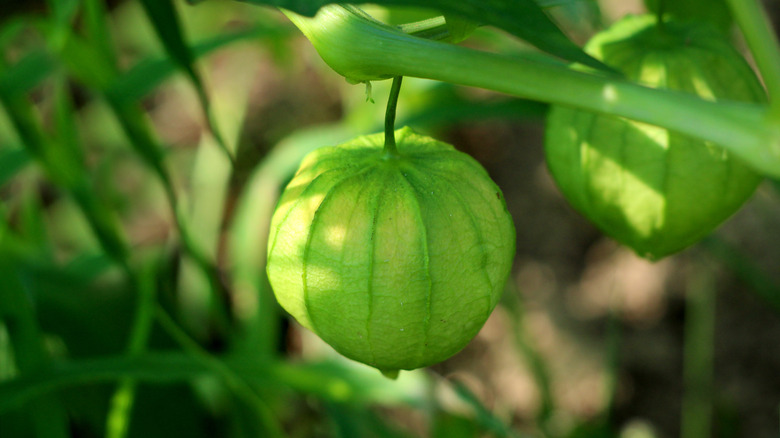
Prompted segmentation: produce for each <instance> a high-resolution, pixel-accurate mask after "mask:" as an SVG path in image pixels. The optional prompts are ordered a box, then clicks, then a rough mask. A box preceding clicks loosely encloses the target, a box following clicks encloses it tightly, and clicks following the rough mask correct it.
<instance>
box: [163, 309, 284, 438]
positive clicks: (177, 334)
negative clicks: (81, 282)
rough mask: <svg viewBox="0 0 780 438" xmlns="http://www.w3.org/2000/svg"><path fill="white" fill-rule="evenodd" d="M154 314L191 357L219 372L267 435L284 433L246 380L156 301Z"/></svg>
mask: <svg viewBox="0 0 780 438" xmlns="http://www.w3.org/2000/svg"><path fill="white" fill-rule="evenodd" d="M155 315H156V317H157V322H159V323H160V326H161V327H162V328H163V329H164V330H165V332H166V333H168V335H169V336H171V338H173V340H174V341H175V342H176V343H177V344H179V346H180V347H181V348H182V349H183V350H184V351H185V352H186V353H187V354H188V355H189V356H191V357H192V358H193V359H195V360H197V361H198V362H200V363H201V364H202V365H203V366H204V367H205V368H207V369H209V370H211V371H212V372H213V373H214V374H215V375H217V376H219V377H220V378H221V379H222V381H223V382H224V383H225V385H226V386H227V387H228V388H229V389H230V390H231V391H233V393H234V394H235V395H236V396H237V397H238V398H239V399H241V400H242V401H243V402H244V403H246V405H247V406H248V407H251V408H252V410H253V411H254V412H255V413H256V415H257V417H258V419H259V420H260V421H261V422H262V423H263V426H264V427H265V430H266V435H265V436H269V437H283V436H284V434H283V433H282V429H281V427H280V426H279V424H278V423H277V422H276V420H275V418H274V416H273V413H272V412H271V410H270V409H269V408H268V406H267V404H266V403H265V401H264V400H263V399H262V398H261V397H260V395H259V394H258V393H257V392H256V391H255V390H254V389H253V388H252V386H250V385H249V383H247V382H246V381H245V380H243V379H242V378H241V376H239V375H238V374H236V373H235V372H234V371H233V370H232V369H231V368H230V367H229V366H228V365H226V364H225V363H223V362H222V361H220V360H219V359H217V358H216V357H214V356H212V355H211V354H209V352H207V351H206V350H204V349H203V348H202V347H201V346H200V345H198V343H197V342H195V341H194V340H193V339H192V338H190V336H189V335H188V334H187V333H186V332H185V331H184V330H183V329H182V328H181V327H179V325H178V324H177V323H176V321H174V320H173V318H171V317H170V315H168V313H167V312H165V310H164V309H163V308H162V307H160V306H159V305H158V306H157V308H156V312H155Z"/></svg>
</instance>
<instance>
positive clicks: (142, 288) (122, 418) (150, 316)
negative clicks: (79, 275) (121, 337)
mask: <svg viewBox="0 0 780 438" xmlns="http://www.w3.org/2000/svg"><path fill="white" fill-rule="evenodd" d="M138 277H139V279H138V280H137V283H138V285H137V286H136V287H134V289H136V290H137V291H138V297H137V300H138V302H137V305H136V310H135V317H134V320H133V325H132V329H131V333H130V340H129V342H128V345H127V355H128V356H138V355H140V354H141V353H143V352H144V351H145V350H146V346H147V343H148V341H149V335H150V333H151V330H152V325H153V323H154V309H155V300H156V297H155V296H156V288H157V285H156V284H155V280H156V273H155V264H154V263H153V262H150V263H148V264H147V265H146V266H145V267H144V269H143V271H142V272H141V274H140V275H139V276H138ZM136 386H137V383H136V381H135V380H134V379H132V378H129V377H128V378H125V379H122V380H121V382H120V383H119V386H118V387H117V389H116V391H114V394H113V396H112V397H111V404H110V409H109V412H108V415H107V417H106V436H107V437H108V438H124V437H126V436H127V431H128V429H129V426H130V416H131V413H132V409H133V404H134V403H135V394H136Z"/></svg>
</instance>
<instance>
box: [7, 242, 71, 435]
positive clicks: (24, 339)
mask: <svg viewBox="0 0 780 438" xmlns="http://www.w3.org/2000/svg"><path fill="white" fill-rule="evenodd" d="M2 243H3V242H2V239H1V238H0V244H2ZM0 248H2V246H1V245H0ZM0 278H2V279H3V283H2V287H1V288H0V290H1V291H2V299H3V301H4V303H3V306H2V308H4V309H10V310H9V311H7V312H4V313H0V319H2V320H3V321H4V323H5V325H6V327H7V329H8V334H9V336H10V339H11V344H12V345H13V350H14V358H15V362H16V367H17V369H18V370H19V373H20V374H21V375H22V376H24V375H29V374H35V373H37V372H40V371H42V370H44V369H46V368H47V367H48V366H49V365H50V358H49V354H48V353H47V351H46V348H45V344H44V337H43V333H42V332H41V330H40V327H39V326H38V321H37V318H36V315H35V310H34V309H33V307H32V303H31V302H30V298H29V297H28V296H27V294H26V293H25V290H24V286H23V285H22V283H21V281H20V279H19V277H18V271H17V269H16V266H15V264H14V263H13V261H12V260H10V259H9V257H8V256H7V255H6V254H3V253H0ZM27 407H28V409H27V412H29V414H30V421H31V423H32V430H33V431H34V436H36V437H40V438H66V437H67V436H68V432H67V431H68V417H67V414H66V412H65V409H64V408H63V406H62V404H61V402H60V401H59V400H58V398H57V396H56V394H49V395H46V396H41V397H38V398H36V399H34V400H31V401H30V402H28V404H27Z"/></svg>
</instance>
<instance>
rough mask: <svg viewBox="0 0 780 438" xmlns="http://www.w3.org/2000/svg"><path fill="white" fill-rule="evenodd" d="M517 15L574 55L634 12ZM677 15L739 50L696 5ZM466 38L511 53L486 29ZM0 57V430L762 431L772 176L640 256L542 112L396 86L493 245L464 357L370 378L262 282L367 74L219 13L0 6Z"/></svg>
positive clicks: (770, 399) (89, 2) (382, 97)
mask: <svg viewBox="0 0 780 438" xmlns="http://www.w3.org/2000/svg"><path fill="white" fill-rule="evenodd" d="M649 3H652V2H649ZM692 3H697V4H702V3H704V2H692ZM765 3H766V8H767V11H769V13H770V16H771V17H773V19H774V20H777V19H778V17H780V2H778V1H767V2H765ZM542 4H546V5H554V6H550V7H548V8H547V11H548V12H549V13H550V14H551V15H552V16H553V17H554V18H555V20H556V22H557V23H558V24H559V25H560V27H561V28H562V29H564V31H565V32H566V34H567V35H568V36H569V37H570V38H571V39H572V40H574V41H575V42H577V43H578V44H584V42H585V41H587V39H588V38H589V37H590V36H591V35H593V34H594V33H595V32H597V31H599V30H601V29H603V28H605V27H607V26H609V24H610V23H612V22H614V21H615V20H617V19H619V18H620V17H621V16H623V15H625V14H628V13H643V12H645V11H646V5H645V4H644V3H643V2H642V1H633V0H632V1H628V0H623V1H618V0H602V1H598V2H597V1H593V0H569V1H566V0H562V1H558V2H552V1H547V2H542ZM166 5H172V6H173V8H167V7H166ZM649 6H650V7H652V6H653V5H652V4H650V5H649ZM367 9H368V10H369V12H371V13H372V14H374V15H375V16H376V17H378V18H380V19H383V20H384V21H387V22H409V21H413V20H416V19H420V18H423V17H426V16H429V15H430V12H428V11H413V10H406V9H404V10H399V11H392V12H388V11H387V10H383V9H379V8H372V7H369V8H367ZM691 14H692V15H696V16H698V17H704V18H705V19H708V20H711V21H712V22H713V23H715V24H716V25H717V26H719V27H720V28H721V29H722V30H723V31H724V32H726V33H727V35H729V37H731V38H733V39H734V41H735V44H736V45H737V46H738V47H740V48H741V49H742V50H743V51H744V50H745V49H744V43H743V42H742V40H741V37H740V35H739V33H738V32H737V31H736V29H734V28H733V26H732V23H731V20H730V17H729V16H728V12H727V9H725V6H724V4H723V3H722V2H721V1H711V2H706V4H705V6H704V7H702V8H699V9H697V10H696V11H695V12H692V13H691ZM775 22H776V21H775ZM463 44H465V45H468V46H472V47H476V48H479V49H481V50H488V51H495V52H502V53H507V54H510V55H511V54H518V55H519V54H524V53H528V52H529V51H533V49H532V48H531V47H530V46H528V45H526V44H524V43H523V42H522V41H518V40H517V39H515V38H512V37H510V36H508V35H506V34H504V33H503V32H500V31H497V30H495V29H492V28H480V29H478V30H477V31H476V32H475V34H474V35H473V36H472V37H471V38H470V39H468V40H467V41H465V42H464V43H463ZM0 49H1V50H2V52H0V53H2V57H1V58H0V104H1V105H0V217H2V221H0V436H1V437H28V436H30V437H44V436H45V437H49V436H54V437H61V436H62V437H64V436H74V437H98V436H110V437H116V438H121V437H157V436H160V437H163V436H165V437H172V436H188V437H201V436H202V437H250V436H251V437H266V436H291V437H373V436H376V437H423V436H434V437H483V436H500V437H504V436H506V437H531V436H533V437H623V438H645V437H647V438H650V437H675V436H683V437H686V438H694V437H710V436H711V437H755V438H762V437H776V436H778V430H780V418H778V413H779V412H780V374H778V370H780V349H778V348H777V346H778V340H780V317H779V316H780V314H779V313H778V312H780V231H778V226H777V224H778V223H780V185H778V184H777V183H776V182H771V181H767V182H765V183H763V184H762V185H761V186H760V187H759V189H758V191H757V192H756V194H755V196H754V197H753V198H752V199H751V201H749V202H748V203H747V204H746V205H745V207H744V208H743V209H741V210H740V211H739V212H738V213H737V214H736V215H735V216H734V217H732V218H731V219H730V220H729V221H728V222H727V223H726V224H724V225H723V226H722V227H720V228H719V229H718V230H717V231H716V232H714V233H713V234H712V235H711V236H709V237H708V238H707V239H705V240H704V241H703V242H702V243H700V244H698V245H696V246H694V247H692V248H691V249H688V250H686V251H684V252H682V253H680V254H678V255H675V256H672V257H669V258H666V259H664V260H661V261H659V262H655V263H651V262H648V261H645V260H643V259H640V258H638V257H636V256H635V255H634V254H633V253H632V252H631V251H630V250H628V249H626V248H623V247H620V246H618V245H617V244H616V243H615V242H614V241H612V240H610V239H609V238H606V237H604V236H603V235H602V234H601V233H600V232H599V231H598V230H597V229H596V228H594V227H593V226H592V225H591V224H589V223H588V222H587V221H586V220H585V219H584V218H583V217H582V216H580V215H579V214H578V213H577V212H575V211H574V210H573V209H572V208H571V207H570V206H569V205H568V204H567V203H566V201H565V200H564V199H563V197H562V196H561V194H560V193H559V192H558V190H557V188H556V187H555V185H554V183H553V181H552V179H551V177H550V175H549V173H548V171H547V169H546V165H545V162H544V154H543V148H542V141H543V128H544V117H545V114H546V111H547V106H546V105H544V104H541V103H536V102H529V101H524V100H519V99H515V98H511V97H508V96H504V95H500V94H496V93H493V92H487V91H484V90H478V89H469V88H464V87H457V86H453V85H449V84H443V83H437V82H432V81H425V80H418V79H412V78H408V79H406V80H405V81H404V87H403V89H402V92H401V97H400V101H399V109H398V111H399V115H398V121H397V126H402V125H410V126H412V127H413V128H415V129H416V130H418V131H420V132H422V133H426V134H429V135H432V136H434V137H436V138H438V139H441V140H443V141H446V142H448V143H451V144H453V145H455V146H456V147H457V148H458V149H460V150H462V151H464V152H467V153H469V154H470V155H472V156H474V157H475V158H476V159H477V160H479V161H480V162H481V163H482V164H483V165H484V166H485V168H486V169H487V170H488V172H489V173H490V175H491V176H492V178H493V179H494V180H495V181H496V183H497V184H498V185H499V186H500V187H501V189H502V190H503V192H504V196H505V198H506V200H507V205H508V208H509V210H510V212H511V214H512V216H513V217H514V220H515V224H516V229H517V255H516V259H515V262H514V267H513V271H512V275H511V278H510V280H509V282H508V284H507V287H506V291H505V294H504V297H503V299H502V301H501V303H500V304H499V307H498V308H497V309H496V311H495V312H494V313H493V315H492V316H491V318H490V319H489V320H488V322H487V324H486V325H485V327H484V328H483V330H482V331H481V332H480V334H479V335H478V336H477V337H476V338H475V339H474V340H473V341H472V342H471V344H469V346H468V347H466V349H464V350H463V351H462V352H460V353H459V354H457V355H455V356H454V357H452V358H451V359H449V360H447V361H445V362H443V363H441V364H438V365H436V366H433V367H431V368H430V369H426V370H417V371H413V372H402V373H401V376H400V377H399V379H398V380H388V379H386V378H384V377H383V376H382V375H381V374H380V373H379V372H377V371H376V370H374V369H370V368H368V367H365V366H363V365H360V364H356V363H354V362H351V361H349V360H347V359H344V358H342V357H341V356H340V355H338V354H337V353H335V352H333V351H332V350H331V349H330V347H328V346H327V345H325V344H323V343H322V342H321V341H319V340H318V338H316V336H314V335H312V334H311V333H310V332H308V331H306V330H305V329H302V328H301V327H300V326H298V325H297V324H296V323H295V322H294V321H292V320H291V319H289V317H287V316H286V315H285V314H284V313H283V311H282V310H281V309H279V308H278V306H277V305H276V303H275V301H274V299H273V296H272V293H271V291H270V289H269V287H268V285H267V280H266V279H265V276H264V257H265V243H266V238H267V236H266V234H267V227H268V223H269V220H270V214H271V213H272V212H273V208H274V205H275V202H276V197H277V196H278V194H279V192H280V190H281V189H282V188H283V187H284V184H285V183H286V182H287V181H288V180H289V178H290V177H291V176H292V173H293V172H294V170H295V169H296V167H297V164H298V162H299V161H300V159H301V158H302V157H303V156H304V155H305V154H306V153H307V152H309V151H311V150H313V149H315V148H317V147H320V146H325V145H333V144H337V143H339V142H342V141H345V140H348V139H350V138H353V137H354V136H357V135H361V134H367V133H372V132H377V131H379V130H381V127H382V122H383V116H384V108H385V101H386V98H387V94H388V89H389V82H388V81H383V82H375V83H373V84H372V86H371V88H370V89H368V90H367V88H366V86H365V85H351V84H348V83H347V82H346V81H345V80H344V79H343V78H342V77H340V76H338V75H337V74H335V73H334V72H333V71H331V70H330V69H329V68H328V67H327V66H326V65H325V64H324V63H323V62H322V61H321V59H320V58H319V56H318V55H317V53H316V52H315V51H314V49H313V48H312V46H311V44H310V43H309V42H308V41H307V40H306V39H305V38H303V37H302V35H301V34H300V33H299V32H298V31H297V29H295V28H294V26H292V25H291V24H290V23H289V22H288V21H287V20H286V19H285V18H284V16H283V15H282V14H281V13H280V12H278V11H277V10H275V9H272V8H266V7H259V6H253V5H250V4H246V3H240V2H234V1H221V0H207V1H202V2H198V3H197V4H195V5H192V4H187V3H186V2H184V1H178V0H177V1H173V2H172V3H168V2H167V1H160V2H157V1H154V0H149V1H141V0H109V1H107V2H103V1H102V0H52V1H49V2H43V1H14V0H0ZM225 151H229V152H230V154H232V155H233V156H234V157H235V159H234V161H233V162H231V160H230V159H229V158H228V155H227V154H226V153H225Z"/></svg>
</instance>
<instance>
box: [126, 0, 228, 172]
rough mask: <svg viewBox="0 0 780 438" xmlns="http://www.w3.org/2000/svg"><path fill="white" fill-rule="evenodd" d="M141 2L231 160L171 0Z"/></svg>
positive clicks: (218, 142) (144, 0)
mask: <svg viewBox="0 0 780 438" xmlns="http://www.w3.org/2000/svg"><path fill="white" fill-rule="evenodd" d="M141 4H142V5H143V7H144V10H145V11H146V15H147V16H148V17H149V19H150V21H151V22H152V25H153V26H154V30H155V32H157V36H158V37H159V38H160V41H162V43H163V46H164V47H165V51H166V52H167V53H168V55H169V56H170V57H171V58H172V59H173V61H174V62H175V63H176V65H177V66H178V67H179V68H180V69H181V70H182V71H183V72H184V73H185V74H186V75H187V77H189V79H190V81H191V82H192V84H193V86H194V87H195V90H196V91H197V93H198V99H199V100H200V104H201V107H202V108H203V112H204V113H205V116H206V120H207V123H208V125H209V129H210V130H211V133H212V135H213V136H214V139H215V140H216V141H217V144H219V146H220V148H221V149H222V150H223V152H224V153H225V154H226V155H227V156H228V158H230V160H231V162H232V161H233V156H232V154H231V152H230V149H229V148H228V146H227V143H225V140H224V139H223V138H222V135H221V134H220V131H219V129H218V127H217V125H216V122H215V120H214V117H213V114H212V112H211V106H210V104H209V99H208V96H207V95H206V89H205V87H204V86H203V80H202V79H201V78H200V75H198V73H197V71H196V70H195V65H194V64H195V56H194V54H193V53H192V51H191V50H190V47H189V46H188V45H187V43H186V42H185V38H184V35H183V32H182V28H181V25H180V23H179V16H178V14H177V13H176V8H175V6H174V4H173V1H172V0H141Z"/></svg>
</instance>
